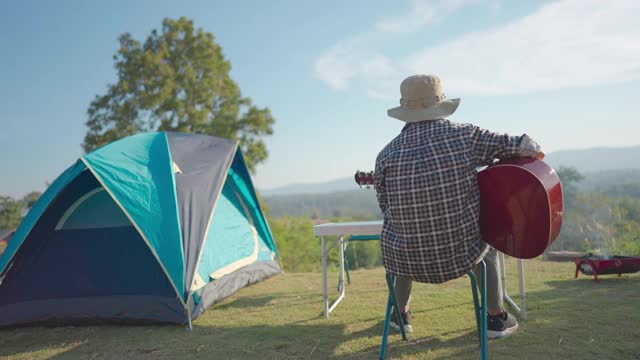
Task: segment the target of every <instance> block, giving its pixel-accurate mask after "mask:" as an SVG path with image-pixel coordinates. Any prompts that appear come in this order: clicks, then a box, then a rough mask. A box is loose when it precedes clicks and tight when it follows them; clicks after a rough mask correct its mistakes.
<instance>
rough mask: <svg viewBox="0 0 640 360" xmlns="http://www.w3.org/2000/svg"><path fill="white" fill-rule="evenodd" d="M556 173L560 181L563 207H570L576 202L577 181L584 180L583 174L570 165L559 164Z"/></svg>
mask: <svg viewBox="0 0 640 360" xmlns="http://www.w3.org/2000/svg"><path fill="white" fill-rule="evenodd" d="M557 174H558V177H559V178H560V182H561V183H562V193H563V198H564V207H565V208H571V207H573V206H574V205H575V203H576V197H577V195H578V183H579V182H581V181H582V180H584V175H582V174H581V173H580V172H579V171H578V170H577V169H576V168H574V167H571V166H560V167H559V168H558V170H557Z"/></svg>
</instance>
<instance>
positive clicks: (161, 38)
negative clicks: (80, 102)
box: [83, 17, 274, 172]
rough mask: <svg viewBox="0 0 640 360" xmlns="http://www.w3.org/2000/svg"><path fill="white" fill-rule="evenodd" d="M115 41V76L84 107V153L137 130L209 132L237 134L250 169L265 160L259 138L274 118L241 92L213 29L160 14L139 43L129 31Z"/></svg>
mask: <svg viewBox="0 0 640 360" xmlns="http://www.w3.org/2000/svg"><path fill="white" fill-rule="evenodd" d="M119 41H120V49H119V50H118V52H117V53H116V54H115V55H114V56H113V59H114V62H115V68H116V70H117V75H118V81H117V83H115V84H113V85H109V87H108V91H107V93H106V94H105V95H101V96H96V97H95V99H94V100H93V101H92V102H91V104H90V106H89V109H88V111H87V112H88V120H87V122H86V125H87V127H88V131H87V134H86V136H85V139H84V143H83V148H84V150H85V151H87V152H89V151H91V150H93V149H95V148H97V147H99V146H102V145H104V144H107V143H109V142H111V141H114V140H117V139H120V138H122V137H125V136H128V135H131V134H134V133H137V132H140V131H156V130H161V131H180V132H190V133H198V134H208V135H216V136H220V137H224V138H229V139H234V140H239V142H240V147H241V149H242V151H243V153H244V155H245V159H246V161H247V166H248V167H249V169H250V170H251V171H252V172H255V166H256V165H257V164H258V163H260V162H262V161H264V160H265V159H266V158H267V155H268V153H267V149H266V146H265V144H264V142H263V141H262V137H263V136H265V135H271V134H272V133H273V129H272V125H273V123H274V118H273V117H272V116H271V112H270V110H269V109H268V108H263V109H260V108H257V107H256V106H254V105H252V103H251V99H249V98H248V97H243V96H242V95H241V93H240V89H239V87H238V85H237V84H236V83H235V82H234V81H233V80H232V79H231V77H230V76H229V71H230V70H231V64H230V63H229V61H227V60H226V59H225V57H224V55H223V53H222V49H221V47H220V46H219V45H218V44H216V42H215V41H214V37H213V34H211V33H208V32H205V31H203V30H202V29H201V28H198V29H197V30H196V29H194V25H193V21H191V20H187V19H186V18H184V17H181V18H180V19H178V20H172V19H165V20H164V21H163V22H162V29H161V31H157V30H153V31H152V32H151V35H149V36H148V37H147V39H146V41H145V42H144V44H141V43H140V42H138V41H136V40H135V39H133V37H132V36H131V35H130V34H129V33H125V34H123V35H121V36H120V38H119Z"/></svg>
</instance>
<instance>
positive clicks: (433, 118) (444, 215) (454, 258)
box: [375, 75, 544, 338]
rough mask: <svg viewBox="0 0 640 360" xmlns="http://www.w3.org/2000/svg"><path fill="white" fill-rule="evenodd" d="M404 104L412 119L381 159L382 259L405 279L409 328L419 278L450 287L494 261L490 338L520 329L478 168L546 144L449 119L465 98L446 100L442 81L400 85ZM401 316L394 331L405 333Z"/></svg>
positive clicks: (422, 79)
mask: <svg viewBox="0 0 640 360" xmlns="http://www.w3.org/2000/svg"><path fill="white" fill-rule="evenodd" d="M400 92H401V96H402V98H401V99H400V105H401V106H400V107H397V108H393V109H390V110H389V111H388V115H389V116H391V117H393V118H397V119H399V120H402V121H404V122H406V123H407V124H406V125H405V126H404V128H403V129H402V131H401V132H400V134H399V135H398V136H397V137H396V138H395V139H393V140H392V141H391V142H390V143H389V144H388V145H387V146H386V147H385V148H384V149H383V150H382V151H381V152H380V154H379V155H378V158H377V160H376V169H375V188H376V192H377V197H378V203H379V205H380V209H381V210H382V213H383V217H384V225H383V228H382V234H381V241H380V243H381V246H382V255H383V259H384V266H385V269H386V271H387V272H389V273H392V274H395V275H397V280H396V295H397V298H398V305H399V306H400V311H401V316H402V320H403V322H404V324H405V326H406V327H405V329H406V330H407V331H409V332H411V331H412V330H413V329H412V326H411V312H410V311H409V302H410V295H411V284H412V281H418V282H426V283H442V282H445V281H448V280H452V279H455V278H458V277H460V276H462V275H464V274H466V273H467V272H468V271H469V270H471V269H475V267H476V264H477V263H478V262H479V261H480V260H482V259H483V258H484V260H485V263H486V264H487V284H486V285H487V315H488V316H487V328H488V337H489V338H498V337H504V336H507V335H509V334H511V333H512V332H513V331H515V330H516V329H517V328H518V323H517V321H516V320H515V318H514V317H513V316H512V315H511V314H509V313H507V312H506V311H505V310H504V309H503V308H502V301H503V299H502V296H503V294H502V293H501V286H500V277H499V272H498V264H497V251H496V250H493V249H491V248H489V246H488V245H487V244H486V243H485V242H484V241H483V240H482V238H481V235H480V224H479V219H480V191H479V188H478V182H477V170H476V169H477V168H478V167H482V166H485V165H489V164H491V163H492V162H494V160H495V159H502V158H509V157H517V156H532V157H537V158H539V159H542V158H543V157H544V154H543V153H542V151H541V150H540V146H538V144H536V143H535V142H534V141H533V140H532V139H531V138H529V137H528V136H527V135H522V136H509V135H506V134H498V133H494V132H490V131H487V130H484V129H481V128H479V127H477V126H474V125H470V124H458V123H455V122H452V121H449V120H447V119H446V117H447V116H449V115H451V114H453V113H454V112H455V111H456V109H457V108H458V105H459V104H460V99H450V100H447V99H445V96H444V94H443V92H442V85H441V82H440V79H439V78H438V77H436V76H433V75H415V76H411V77H408V78H407V79H405V80H404V81H403V82H402V84H401V85H400ZM398 323H399V322H398V321H397V319H396V316H395V312H393V316H392V321H391V326H392V327H394V328H395V330H397V331H399V330H400V328H399V326H398Z"/></svg>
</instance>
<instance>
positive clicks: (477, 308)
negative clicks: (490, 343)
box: [468, 271, 482, 346]
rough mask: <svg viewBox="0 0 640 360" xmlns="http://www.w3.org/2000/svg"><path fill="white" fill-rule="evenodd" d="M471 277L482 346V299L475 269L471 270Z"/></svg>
mask: <svg viewBox="0 0 640 360" xmlns="http://www.w3.org/2000/svg"><path fill="white" fill-rule="evenodd" d="M468 275H469V279H470V280H471V294H472V295H473V310H474V313H475V314H476V328H477V330H478V342H479V343H480V346H482V324H481V320H480V314H481V308H480V301H479V300H478V281H477V279H476V274H474V273H473V271H469V274H468Z"/></svg>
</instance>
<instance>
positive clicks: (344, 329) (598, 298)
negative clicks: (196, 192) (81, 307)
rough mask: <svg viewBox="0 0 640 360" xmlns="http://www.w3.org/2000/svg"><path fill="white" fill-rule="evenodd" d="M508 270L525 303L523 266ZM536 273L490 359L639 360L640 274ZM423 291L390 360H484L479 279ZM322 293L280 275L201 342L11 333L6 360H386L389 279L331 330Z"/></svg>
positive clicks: (549, 267)
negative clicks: (476, 291)
mask: <svg viewBox="0 0 640 360" xmlns="http://www.w3.org/2000/svg"><path fill="white" fill-rule="evenodd" d="M507 266H508V268H507V271H508V274H509V278H508V282H509V284H510V289H512V292H513V293H514V294H515V293H516V292H517V291H516V280H515V274H516V266H515V261H512V260H511V261H508V263H507ZM525 269H526V287H527V294H528V298H527V303H528V313H529V319H528V320H526V321H522V322H521V323H520V329H519V330H518V331H517V332H516V333H515V334H514V335H513V336H511V337H508V338H506V339H502V340H492V341H490V342H489V357H490V359H492V360H493V359H516V358H517V359H561V360H569V359H576V360H585V359H638V358H640V346H638V343H639V342H640V328H639V327H638V323H640V303H639V302H638V299H639V298H640V274H635V275H623V276H622V277H617V276H603V278H602V281H601V282H600V283H599V284H596V283H595V282H594V281H593V280H592V279H591V278H589V277H581V278H580V279H578V280H574V279H573V271H574V266H573V264H572V263H551V262H542V261H539V260H533V261H527V262H526V263H525ZM336 278H337V276H336V274H332V276H331V278H330V279H331V280H332V281H331V282H330V289H335V283H336ZM414 288H415V292H414V300H413V303H412V308H413V312H414V329H415V330H414V333H412V334H410V341H409V342H408V343H403V342H402V341H401V340H400V337H399V336H398V335H393V336H391V338H390V348H389V353H388V359H477V358H478V356H477V354H478V346H477V338H476V335H475V333H474V329H475V322H474V321H475V320H474V317H473V312H472V309H473V305H472V302H471V294H470V291H469V281H468V279H466V278H461V279H458V280H455V281H451V282H449V283H446V284H443V285H427V284H417V285H415V286H414ZM321 289H322V286H321V276H320V274H318V273H305V274H302V273H286V274H282V275H279V276H277V277H275V278H272V279H269V280H267V281H265V282H262V283H259V284H257V285H254V286H251V287H249V288H246V289H243V290H242V291H240V292H239V293H237V294H236V295H234V296H233V297H231V298H229V299H227V300H226V301H224V302H222V303H220V304H218V305H216V306H215V307H214V308H212V309H210V310H209V311H207V312H206V313H205V314H204V315H203V316H201V317H200V318H199V319H198V320H197V321H196V322H195V324H194V330H193V332H191V333H189V332H188V331H187V330H186V329H185V327H183V326H92V327H58V328H43V327H33V328H18V329H3V330H0V358H2V359H16V360H17V359H92V360H99V359H128V358H136V359H327V358H335V359H375V358H377V353H378V350H379V343H380V335H381V333H382V322H383V316H384V307H385V301H386V285H385V283H384V275H383V270H382V269H374V270H362V271H354V272H353V273H352V284H351V285H350V286H349V287H348V289H347V297H346V298H345V300H344V301H343V302H342V303H341V304H340V305H339V306H338V307H337V309H336V310H335V311H334V312H333V313H332V315H331V317H330V318H329V319H324V318H322V317H321V314H320V311H321V301H322V297H321V293H322V290H321ZM334 298H335V296H334ZM516 301H518V300H517V298H516Z"/></svg>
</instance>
